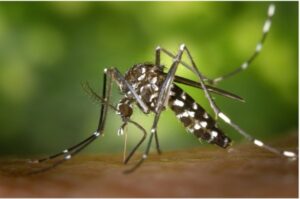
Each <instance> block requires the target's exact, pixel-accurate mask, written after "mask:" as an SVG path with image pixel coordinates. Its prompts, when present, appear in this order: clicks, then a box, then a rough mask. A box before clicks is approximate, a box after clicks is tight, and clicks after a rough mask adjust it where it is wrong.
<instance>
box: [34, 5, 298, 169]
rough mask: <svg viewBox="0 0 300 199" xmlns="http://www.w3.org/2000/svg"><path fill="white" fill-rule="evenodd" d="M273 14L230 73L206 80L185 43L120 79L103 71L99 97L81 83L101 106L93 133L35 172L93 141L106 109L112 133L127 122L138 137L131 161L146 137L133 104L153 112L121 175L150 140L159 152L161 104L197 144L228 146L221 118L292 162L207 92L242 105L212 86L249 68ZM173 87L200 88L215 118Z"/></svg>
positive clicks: (157, 52) (113, 71) (110, 71)
mask: <svg viewBox="0 0 300 199" xmlns="http://www.w3.org/2000/svg"><path fill="white" fill-rule="evenodd" d="M274 13H275V5H274V4H271V5H269V7H268V10H267V19H266V20H265V22H264V25H263V29H262V36H261V39H260V40H259V42H258V43H257V45H256V48H255V51H254V52H253V53H252V54H251V56H250V57H249V58H248V59H247V60H246V61H244V62H243V63H242V64H241V65H240V66H239V67H237V68H236V69H235V70H233V71H232V72H230V73H228V74H225V75H223V76H220V77H217V78H214V79H209V78H207V77H206V76H204V75H203V74H202V73H201V71H200V70H199V69H198V68H197V66H196V63H195V62H194V60H193V58H192V55H191V52H190V50H189V49H188V48H187V46H186V45H185V44H182V45H180V47H179V49H178V52H177V54H173V53H171V52H170V51H169V50H167V49H165V48H162V47H157V48H156V50H155V62H154V63H142V64H136V65H134V66H133V67H131V68H130V69H129V70H128V71H127V72H126V73H125V75H122V74H121V73H120V71H119V70H118V69H117V68H115V67H110V68H106V69H104V74H103V89H102V96H99V95H98V94H97V93H96V92H95V91H94V90H93V89H91V87H90V86H89V84H88V83H85V84H83V87H84V89H85V91H86V92H87V93H89V94H90V95H91V96H92V97H93V98H94V99H96V100H97V101H98V102H99V103H100V104H101V108H100V118H99V123H98V128H97V129H96V131H95V132H94V133H93V134H92V135H90V136H89V137H88V138H86V139H85V140H83V141H81V142H80V143H78V144H76V145H74V146H72V147H70V148H68V149H66V150H63V151H62V152H60V153H57V154H55V155H52V156H49V157H46V158H43V159H39V160H34V161H31V162H32V163H42V162H45V161H48V160H52V159H56V161H55V162H54V163H53V164H51V166H49V167H46V168H44V169H42V170H39V172H40V171H46V170H48V169H50V168H54V167H56V166H58V165H60V164H62V163H63V162H65V161H67V160H69V159H71V158H72V157H73V156H75V155H76V154H77V153H79V152H80V151H81V150H83V149H84V148H85V147H87V146H88V145H89V144H91V143H92V142H93V141H94V140H96V139H97V138H98V137H100V136H102V135H103V134H104V129H105V123H106V118H107V113H108V109H109V108H111V109H113V110H114V111H116V113H117V114H119V115H120V117H121V119H122V125H121V127H120V128H119V130H118V134H123V132H124V128H125V127H126V126H127V125H128V124H132V125H134V126H136V127H137V128H138V129H139V130H140V131H141V133H142V138H141V139H140V141H139V142H138V143H137V144H136V145H135V147H133V149H132V150H131V152H130V153H129V154H128V156H127V157H126V158H124V163H125V164H127V163H128V162H129V160H130V159H131V157H132V156H133V155H134V154H135V152H136V150H137V149H138V148H139V147H140V146H141V145H142V144H143V142H144V141H145V139H146V138H147V131H146V130H145V128H144V127H143V126H142V125H140V124H139V123H137V122H135V121H133V120H132V119H131V116H132V114H133V108H134V105H136V106H137V107H138V108H139V109H140V110H141V111H142V112H143V113H144V114H150V113H153V114H154V120H153V123H152V127H151V131H150V135H149V136H148V143H147V145H146V148H145V151H144V153H143V154H142V156H141V158H140V159H139V161H138V162H137V163H136V164H135V165H133V166H132V167H131V168H130V169H128V170H126V171H125V172H126V173H130V172H133V171H134V170H136V169H137V168H138V167H139V166H140V165H141V164H142V163H143V162H144V161H145V160H146V159H147V157H148V155H149V151H150V147H151V145H152V142H153V139H154V142H155V145H156V150H157V152H158V153H159V154H160V153H161V149H160V145H159V140H158V134H157V125H158V121H159V118H160V116H161V113H162V112H163V111H164V110H165V109H166V107H167V106H168V107H169V108H170V109H171V110H172V111H173V112H174V113H175V114H176V117H177V118H178V119H179V120H180V121H181V122H182V124H183V125H184V127H185V128H186V129H187V130H188V131H189V132H190V133H192V134H194V135H195V136H196V137H197V138H198V139H200V140H204V141H206V142H208V143H210V144H215V145H217V146H219V147H221V148H227V147H228V146H230V143H231V139H230V138H229V137H228V136H226V135H225V134H224V132H223V131H222V130H221V129H220V128H218V126H217V121H218V120H219V119H221V120H223V121H224V122H225V123H226V124H227V125H229V126H231V127H232V128H233V129H235V130H236V132H238V133H239V134H241V135H242V136H244V137H245V138H246V139H247V140H249V141H250V142H252V143H253V144H254V145H256V146H258V147H261V148H264V149H266V150H268V151H270V152H272V153H275V154H277V155H280V156H283V157H287V158H291V159H296V158H297V154H296V153H294V152H292V151H286V150H280V149H276V148H274V147H272V146H269V145H267V144H265V143H264V142H262V141H261V140H258V139H256V138H254V137H252V136H251V135H250V134H248V133H247V132H246V131H244V130H243V129H242V128H241V127H239V126H238V125H237V124H235V123H234V122H233V121H232V120H231V119H230V118H229V117H228V116H227V115H226V114H225V113H224V112H223V111H221V109H220V108H219V107H218V106H217V104H216V103H215V101H214V99H213V98H212V96H211V94H212V93H213V94H218V95H221V96H224V97H227V98H231V99H234V100H238V101H243V99H242V98H241V97H239V96H237V95H235V94H232V93H230V92H228V91H224V90H222V89H219V88H217V87H214V86H213V85H216V84H217V83H219V82H221V81H223V80H225V79H227V78H229V77H232V76H234V75H235V74H238V73H239V72H241V71H244V70H245V69H247V68H248V67H249V65H250V64H251V63H252V62H253V61H254V59H255V58H256V57H257V56H258V55H259V53H260V52H261V50H262V47H263V44H264V42H265V40H266V37H267V35H268V33H269V30H270V27H271V23H272V17H273V16H274ZM184 53H186V55H187V58H188V60H189V63H186V62H184V61H183V60H182V56H183V54H184ZM162 54H165V55H167V56H168V57H170V58H172V60H173V61H172V64H171V66H170V67H169V70H168V71H167V72H164V70H165V69H166V68H165V67H164V66H163V65H161V55H162ZM179 67H184V68H187V69H188V70H190V71H191V72H193V73H194V74H195V75H196V76H197V78H198V81H192V80H190V79H187V78H184V77H181V76H178V75H176V72H177V70H178V68H179ZM113 83H115V84H116V85H117V86H118V87H119V89H120V91H121V93H122V94H123V97H122V99H121V100H120V101H119V102H118V104H117V106H114V105H112V104H111V101H110V97H111V91H112V85H113ZM178 84H185V85H188V86H191V87H196V88H199V89H202V90H203V91H204V94H205V97H206V99H207V100H208V102H209V105H210V107H211V108H212V110H213V113H214V115H215V116H214V117H213V116H211V115H209V114H208V113H207V112H206V111H205V110H204V108H203V107H202V106H201V105H200V104H198V103H197V102H196V101H195V100H194V99H193V98H192V97H191V96H190V95H189V94H187V93H186V92H185V91H183V90H182V89H181V88H180V86H179V85H178Z"/></svg>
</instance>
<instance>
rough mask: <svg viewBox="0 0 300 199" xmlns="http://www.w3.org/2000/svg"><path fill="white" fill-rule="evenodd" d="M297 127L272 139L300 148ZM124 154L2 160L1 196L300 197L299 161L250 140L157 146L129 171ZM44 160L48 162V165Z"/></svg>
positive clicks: (287, 146) (135, 157)
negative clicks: (57, 162) (60, 160)
mask: <svg viewBox="0 0 300 199" xmlns="http://www.w3.org/2000/svg"><path fill="white" fill-rule="evenodd" d="M297 140H298V139H297V134H296V132H294V133H292V134H290V136H288V137H284V138H282V139H278V140H277V139H276V140H275V141H273V142H271V143H270V144H273V145H274V146H277V147H280V148H281V147H282V148H290V149H296V148H297ZM138 158H139V156H137V155H135V156H134V158H133V160H132V161H131V162H129V165H128V166H124V165H123V164H122V162H121V160H122V155H121V154H115V155H107V154H106V155H104V154H99V155H84V154H80V155H78V156H76V157H75V158H73V159H72V160H71V161H69V162H67V163H65V164H63V165H61V166H59V167H57V168H55V169H53V170H50V171H48V172H45V173H41V174H37V175H32V176H24V173H26V172H28V171H30V170H33V169H36V168H40V166H41V165H30V164H27V163H26V162H25V160H24V159H13V158H6V159H4V158H2V159H1V161H0V197H297V196H298V189H297V188H298V161H290V160H287V159H284V158H282V157H278V156H276V155H274V154H271V153H269V152H266V151H264V150H262V149H260V148H258V147H255V146H253V145H252V144H250V143H246V142H244V144H243V143H242V144H234V145H233V147H231V148H229V150H227V151H226V150H224V149H221V148H219V147H216V146H207V147H198V148H194V149H186V150H181V151H172V152H164V153H163V154H162V155H157V154H156V153H155V151H152V153H151V155H150V156H149V159H147V161H146V162H145V164H143V165H142V166H141V167H140V168H139V169H138V170H137V171H136V172H134V173H132V174H129V175H125V174H123V173H122V172H123V171H124V170H125V169H128V168H130V165H133V163H134V162H136V161H137V160H138ZM44 166H45V165H44Z"/></svg>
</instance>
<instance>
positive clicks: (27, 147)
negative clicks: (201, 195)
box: [0, 2, 298, 155]
mask: <svg viewBox="0 0 300 199" xmlns="http://www.w3.org/2000/svg"><path fill="white" fill-rule="evenodd" d="M276 6H277V9H276V14H275V16H274V18H273V23H272V28H271V31H270V34H269V37H268V38H267V40H266V43H265V45H264V46H263V50H262V53H261V54H260V55H259V56H258V57H257V59H256V60H255V61H254V62H253V64H252V65H251V67H250V68H249V69H248V70H247V71H245V72H243V73H241V74H239V75H237V76H235V77H232V78H231V79H228V80H227V81H224V82H221V83H220V84H219V85H218V86H219V87H220V88H223V89H226V90H228V91H231V92H234V93H236V94H238V95H240V96H242V97H243V98H244V99H245V100H246V103H240V102H236V101H232V100H228V99H226V98H223V97H220V96H215V98H216V101H217V103H218V104H219V106H220V107H221V108H222V110H223V111H224V112H225V113H226V114H227V115H228V116H230V118H231V119H232V120H233V121H235V122H236V123H237V124H239V125H240V126H241V127H242V128H243V129H245V130H246V131H247V132H249V133H250V134H252V135H253V136H256V137H258V138H262V139H264V140H272V139H274V138H276V137H280V136H285V134H287V133H290V132H291V131H294V130H297V129H298V84H297V83H298V67H297V64H298V3H297V2H276ZM267 7H268V3H267V2H253V3H252V2H217V3H215V2H185V3H183V2H75V3H74V2H73V3H72V2H31V3H21V2H14V3H9V2H1V3H0V108H1V109H0V110H1V111H0V154H1V155H35V154H49V153H54V152H58V151H60V150H62V149H64V148H66V147H68V146H71V145H72V144H75V143H77V142H79V141H81V140H82V139H84V138H86V137H87V136H89V135H90V134H91V133H93V132H94V130H95V129H96V127H97V122H98V117H99V115H98V113H99V105H97V104H95V103H93V102H92V101H91V100H90V99H89V97H88V96H87V95H86V94H85V92H84V91H83V90H82V88H81V85H80V83H81V82H82V81H85V80H88V81H89V82H90V84H91V85H92V87H93V88H95V90H97V91H98V90H99V89H100V88H101V84H102V73H103V72H102V71H103V69H104V68H105V67H109V66H115V67H117V68H119V70H120V71H121V72H123V73H124V72H125V71H126V70H127V69H129V68H130V67H131V66H132V65H133V64H136V63H143V62H148V61H154V50H155V48H156V46H158V45H160V46H163V47H165V48H167V49H169V50H171V51H172V52H174V53H175V52H176V51H177V49H178V47H179V45H180V44H181V43H185V44H186V45H187V47H188V48H189V49H190V50H191V52H192V54H193V57H194V59H195V61H196V63H197V66H198V68H199V69H200V70H201V71H202V72H203V73H204V74H205V75H206V76H208V77H217V76H219V75H222V74H225V73H227V72H230V71H231V70H232V69H234V68H236V67H237V66H239V65H240V64H242V63H243V61H244V60H246V59H247V58H248V57H249V56H250V55H251V53H252V52H253V51H254V49H255V46H256V43H257V41H258V40H259V39H260V37H261V33H262V26H263V24H264V21H265V19H266V13H267ZM162 62H163V63H164V64H166V66H168V65H169V64H170V59H169V58H167V57H165V56H164V57H163V58H162ZM178 74H180V75H184V76H186V77H189V78H192V79H195V77H194V76H193V75H192V74H190V73H188V72H186V71H184V70H180V71H179V73H178ZM182 88H184V89H185V90H186V91H187V92H189V93H190V94H191V95H192V96H193V97H194V98H195V99H197V101H198V102H199V103H200V104H201V105H203V106H204V107H205V108H206V109H207V110H208V111H209V113H212V111H211V110H210V108H209V106H208V103H207V101H206V100H205V98H204V97H203V92H202V91H199V90H197V89H193V88H189V87H186V86H183V87H182ZM120 96H121V95H120V92H119V91H118V88H117V87H114V96H113V99H114V102H115V103H117V101H118V99H119V98H120ZM133 119H134V120H136V121H138V122H140V123H141V124H142V125H143V126H144V127H145V128H146V129H147V130H148V131H149V129H150V126H151V122H152V121H153V114H150V115H147V116H144V115H143V114H142V112H141V111H140V110H138V109H136V110H135V113H134V116H133ZM120 124H121V120H120V119H119V117H118V116H117V115H115V113H114V112H113V111H110V113H109V116H108V122H107V124H106V130H105V136H104V137H103V138H101V140H97V141H96V142H95V143H93V144H92V145H91V146H90V147H88V149H87V150H86V151H89V152H98V153H108V152H121V151H122V149H123V143H124V137H122V136H117V129H118V127H119V125H120ZM221 127H222V128H223V129H224V131H225V132H226V133H227V134H228V135H229V136H230V137H232V138H233V139H234V140H235V141H236V142H238V141H239V140H243V139H242V137H241V136H240V135H238V134H237V133H236V132H235V131H234V130H233V129H231V128H229V127H227V126H226V125H224V124H223V123H221ZM128 132H129V134H128V139H129V141H128V142H129V144H130V145H131V146H132V145H133V144H134V143H136V141H137V140H138V139H139V137H140V135H141V134H140V132H137V130H136V129H135V128H134V127H132V126H129V128H128ZM158 133H159V138H160V142H161V146H162V150H174V149H181V148H187V147H196V146H198V147H200V146H206V147H207V145H205V144H199V141H198V140H197V139H195V137H194V136H192V135H191V134H189V133H186V131H185V129H184V128H183V125H182V124H181V123H180V122H179V121H177V119H176V117H175V115H174V114H173V113H172V112H171V111H170V110H167V111H165V112H164V113H163V115H162V117H161V120H160V122H159V128H158Z"/></svg>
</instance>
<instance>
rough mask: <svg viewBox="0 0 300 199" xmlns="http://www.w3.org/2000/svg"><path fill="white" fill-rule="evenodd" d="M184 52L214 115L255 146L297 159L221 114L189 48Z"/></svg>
mask: <svg viewBox="0 0 300 199" xmlns="http://www.w3.org/2000/svg"><path fill="white" fill-rule="evenodd" d="M184 50H185V51H186V52H187V55H188V57H189V59H190V61H191V63H192V66H193V68H194V71H196V75H197V76H198V77H199V81H200V84H201V87H202V88H203V90H204V93H205V96H206V98H207V99H208V101H209V103H210V106H211V107H212V109H213V111H214V113H215V114H216V115H217V116H218V117H219V118H221V119H222V120H223V121H224V122H225V123H227V124H228V125H229V126H231V127H232V128H234V129H235V130H236V131H237V132H238V133H239V134H241V135H243V136H244V137H245V138H246V139H248V140H249V141H251V142H253V143H254V144H255V145H257V146H259V147H261V148H264V149H266V150H268V151H270V152H272V153H275V154H278V155H281V156H284V157H288V158H296V157H297V155H296V154H295V153H294V152H291V151H284V150H279V149H276V148H274V147H271V146H269V145H266V144H264V143H263V142H262V141H260V140H258V139H255V138H254V137H252V136H251V135H249V134H248V133H247V132H245V131H244V130H243V129H241V128H240V127H239V126H238V125H236V124H235V123H233V122H232V121H231V119H230V118H229V117H227V116H226V115H225V114H224V113H223V112H221V110H220V109H219V108H218V106H217V105H216V103H215V102H214V100H213V99H212V97H211V95H210V93H209V92H208V90H207V88H206V85H205V84H204V81H203V79H202V76H201V73H200V71H199V70H198V68H197V67H196V64H195V62H194V60H193V58H192V56H191V53H190V51H189V50H188V48H187V47H186V46H184Z"/></svg>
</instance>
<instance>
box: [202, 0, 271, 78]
mask: <svg viewBox="0 0 300 199" xmlns="http://www.w3.org/2000/svg"><path fill="white" fill-rule="evenodd" d="M267 14H268V17H267V19H266V21H265V23H264V25H263V29H262V36H261V39H260V40H259V42H258V43H257V44H256V47H255V51H254V52H253V53H252V55H251V56H250V57H249V58H248V59H247V60H246V61H245V62H244V63H242V64H241V65H240V66H239V67H238V68H236V69H235V70H233V71H232V72H229V73H227V74H226V75H223V76H220V77H216V78H214V79H208V82H210V83H212V84H216V83H218V82H220V81H222V80H224V79H227V78H229V77H231V76H234V75H235V74H237V73H239V72H241V71H243V70H246V69H247V68H248V67H249V66H250V64H251V63H252V62H253V61H254V59H255V58H256V57H257V56H258V55H259V53H260V52H261V50H262V47H263V44H264V42H265V40H266V38H267V35H268V33H269V31H270V28H271V24H272V18H273V16H274V14H275V5H274V4H270V5H269V8H268V13H267Z"/></svg>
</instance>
